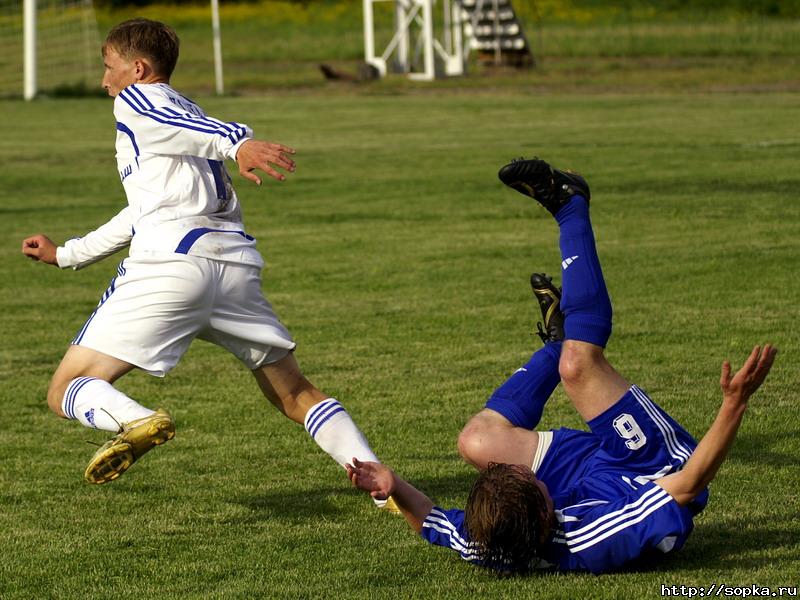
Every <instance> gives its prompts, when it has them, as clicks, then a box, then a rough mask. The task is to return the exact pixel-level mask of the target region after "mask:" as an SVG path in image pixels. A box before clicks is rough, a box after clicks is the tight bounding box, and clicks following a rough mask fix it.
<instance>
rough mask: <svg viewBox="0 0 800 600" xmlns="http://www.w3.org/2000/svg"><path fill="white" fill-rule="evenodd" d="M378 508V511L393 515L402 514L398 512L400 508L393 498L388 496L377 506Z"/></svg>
mask: <svg viewBox="0 0 800 600" xmlns="http://www.w3.org/2000/svg"><path fill="white" fill-rule="evenodd" d="M378 508H379V509H380V510H385V511H386V512H388V513H391V514H393V515H402V514H403V513H402V512H401V511H400V507H399V506H397V502H395V501H394V498H392V497H391V496H389V497H388V498H387V499H386V500H385V501H384V503H383V504H381V505H379V506H378Z"/></svg>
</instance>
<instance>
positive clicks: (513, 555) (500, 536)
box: [465, 463, 549, 573]
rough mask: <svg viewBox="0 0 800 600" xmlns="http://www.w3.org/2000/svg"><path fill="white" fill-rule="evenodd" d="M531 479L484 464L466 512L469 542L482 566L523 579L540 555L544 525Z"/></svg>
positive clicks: (515, 468) (542, 505) (542, 502)
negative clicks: (521, 574)
mask: <svg viewBox="0 0 800 600" xmlns="http://www.w3.org/2000/svg"><path fill="white" fill-rule="evenodd" d="M548 512H549V511H548V508H547V501H546V499H545V497H544V494H543V493H542V490H541V489H540V488H539V486H538V485H537V484H536V477H535V476H534V474H533V473H532V472H531V470H530V469H529V468H526V467H523V466H522V465H508V464H502V463H489V468H487V469H486V470H485V471H483V472H482V473H481V474H480V476H479V477H478V479H477V480H476V481H475V484H474V485H473V486H472V490H471V491H470V493H469V499H468V500H467V506H466V509H465V516H466V525H467V531H468V532H469V537H470V540H471V541H472V542H474V543H476V544H477V545H478V551H479V552H480V556H481V564H482V566H484V567H488V568H490V569H494V570H496V571H502V572H505V573H524V572H527V571H529V570H530V569H531V567H532V566H533V565H532V563H533V561H534V560H535V559H536V558H537V557H538V556H539V555H540V553H541V549H542V546H543V545H544V541H545V534H546V533H547V526H548V520H549V514H548Z"/></svg>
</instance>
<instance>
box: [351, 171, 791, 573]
mask: <svg viewBox="0 0 800 600" xmlns="http://www.w3.org/2000/svg"><path fill="white" fill-rule="evenodd" d="M499 176H500V179H501V181H503V183H505V184H506V185H508V186H510V187H512V188H513V189H516V190H517V191H519V192H521V193H522V194H525V195H527V196H531V197H533V198H534V199H536V200H537V201H538V202H539V203H540V204H542V205H543V206H544V207H545V208H546V209H548V210H549V211H550V212H551V213H552V214H553V216H554V217H555V219H556V221H557V223H558V226H559V228H560V238H559V246H560V249H561V256H562V263H561V265H562V287H563V292H561V291H559V290H558V289H557V288H556V287H555V286H554V285H553V284H552V282H551V280H550V278H549V277H547V276H545V275H544V274H540V273H534V274H533V275H532V276H531V285H532V287H533V292H534V295H535V296H536V298H537V300H538V301H539V304H540V308H541V309H542V315H543V320H544V327H543V328H542V327H541V326H540V328H539V332H540V336H541V337H542V339H543V341H544V342H545V344H544V347H543V348H541V349H540V350H538V351H537V352H536V353H534V355H533V356H532V358H531V359H530V361H529V362H528V363H527V364H526V365H524V366H523V367H522V368H520V369H518V370H517V372H515V373H514V374H513V375H512V376H511V377H510V378H509V380H508V381H506V382H505V383H504V384H503V385H502V386H500V387H499V388H498V389H497V390H496V391H495V392H494V393H493V394H492V396H491V397H490V399H489V400H488V402H487V403H486V406H485V408H484V409H483V410H482V411H481V412H479V413H478V414H477V415H475V416H474V417H473V418H472V419H471V420H470V421H469V422H468V423H467V425H466V426H465V428H464V429H463V431H462V432H461V434H460V436H459V440H458V446H459V451H460V453H461V455H462V456H463V458H464V459H465V460H466V461H467V462H469V463H470V464H472V465H474V466H475V467H476V468H477V469H478V470H479V471H480V475H479V477H478V479H477V481H476V482H475V484H474V485H473V488H472V490H471V492H470V495H469V498H468V500H467V506H466V508H465V510H459V509H451V510H443V509H442V508H439V507H437V506H435V505H434V503H433V502H432V501H431V500H430V499H429V498H428V497H427V496H425V494H423V493H422V492H420V491H419V490H417V489H416V488H414V487H413V486H411V485H410V484H409V483H407V482H406V481H404V480H403V479H401V478H400V477H398V476H397V475H396V474H395V473H394V472H393V471H391V469H389V468H388V467H386V466H384V465H381V464H378V463H372V462H363V461H360V460H357V459H355V458H354V460H353V461H352V464H349V465H348V466H347V470H348V475H349V476H350V479H351V481H352V482H353V484H354V485H355V486H357V487H359V488H361V489H363V490H365V491H369V492H370V493H371V494H372V496H373V497H375V498H386V497H388V496H389V495H391V496H392V497H393V498H394V500H395V502H396V503H397V505H398V506H399V508H400V510H401V511H402V513H403V515H404V516H405V518H406V520H407V521H408V522H409V524H410V525H411V526H412V527H413V528H414V529H415V530H416V531H417V532H418V533H420V534H421V535H422V537H424V538H425V539H426V540H427V541H428V542H430V543H432V544H437V545H441V546H445V547H448V548H451V549H453V550H456V551H457V552H458V553H459V554H460V555H461V557H462V558H464V559H465V560H468V561H471V562H473V563H476V564H479V565H482V566H486V567H489V568H493V569H496V570H499V571H504V572H525V571H529V570H531V569H536V568H543V569H554V570H560V571H590V572H592V573H603V572H607V571H612V570H615V569H619V568H620V567H622V566H623V565H625V564H627V563H629V562H631V561H633V560H636V559H638V558H641V557H644V556H647V555H653V554H655V555H658V554H659V553H668V552H672V551H674V550H678V549H680V548H681V547H682V546H683V544H684V542H685V541H686V539H687V537H688V536H689V534H690V532H691V531H692V527H693V518H694V517H695V516H696V515H697V514H698V513H699V512H700V511H702V510H703V508H704V507H705V505H706V502H707V501H708V490H707V486H708V484H709V483H710V482H711V480H712V479H713V478H714V476H715V475H716V473H717V471H718V469H719V467H720V465H721V464H722V462H723V460H724V459H725V457H726V455H727V453H728V450H729V449H730V447H731V444H732V443H733V440H734V438H735V436H736V432H737V430H738V427H739V424H740V423H741V420H742V417H743V415H744V412H745V409H746V407H747V401H748V399H749V398H750V396H751V395H752V394H753V393H754V392H755V391H756V390H757V389H758V387H759V386H760V385H761V383H762V382H763V381H764V379H765V378H766V376H767V374H768V373H769V370H770V368H771V367H772V364H773V361H774V359H775V356H776V353H777V349H776V348H774V347H772V346H771V345H765V346H763V347H762V346H756V347H755V348H753V350H752V352H751V353H750V356H749V357H748V358H747V360H746V361H745V363H744V365H743V366H742V368H741V369H740V370H739V371H738V372H736V373H735V374H733V375H732V373H731V366H730V363H728V362H727V361H725V362H724V363H723V365H722V375H721V378H720V386H721V388H722V394H723V401H722V406H721V408H720V409H719V412H718V414H717V417H716V419H715V420H714V422H713V424H712V425H711V427H710V428H709V429H708V431H707V432H706V434H705V436H704V437H703V438H702V440H701V441H700V443H699V444H698V443H697V442H695V440H694V439H693V438H692V436H691V435H689V433H687V432H686V430H685V429H683V427H681V426H680V425H679V424H678V423H677V422H676V421H675V420H674V419H672V418H671V417H670V416H669V415H668V414H667V413H666V412H664V411H663V410H662V409H661V408H660V407H659V406H658V405H656V404H655V403H654V402H653V401H652V400H651V399H650V398H649V397H648V396H647V394H646V393H645V392H644V391H643V390H641V389H640V388H639V387H637V386H636V385H632V384H631V383H629V382H628V381H626V380H625V378H624V377H622V376H621V375H620V374H619V373H617V371H616V370H614V368H613V367H612V366H611V364H609V362H608V361H607V360H606V358H605V356H604V348H605V346H606V343H607V341H608V339H609V336H610V335H611V315H612V308H611V302H610V299H609V296H608V292H607V290H606V285H605V282H604V280H603V275H602V271H601V269H600V262H599V260H598V256H597V251H596V248H595V240H594V234H593V232H592V227H591V222H590V220H589V197H590V193H589V186H588V185H587V183H586V181H585V180H584V179H583V178H582V177H581V176H580V175H577V174H576V173H572V172H568V171H560V170H557V169H553V168H552V167H551V166H550V165H549V164H548V163H546V162H545V161H543V160H539V159H533V160H523V159H520V160H517V161H513V162H512V163H510V164H508V165H506V166H505V167H503V168H502V169H501V170H500V173H499ZM559 382H561V383H562V384H563V386H564V389H565V391H566V393H567V395H568V396H569V398H570V399H571V401H572V403H573V405H574V406H575V409H576V410H577V411H578V413H579V414H580V415H581V417H582V418H583V419H584V421H586V423H587V425H588V427H589V431H577V430H572V429H565V428H562V429H558V430H555V431H535V430H534V428H535V427H536V426H537V424H538V423H539V419H540V418H541V415H542V411H543V409H544V405H545V403H546V402H547V400H548V398H549V397H550V395H551V394H552V392H553V391H554V389H555V388H556V386H557V385H558V383H559Z"/></svg>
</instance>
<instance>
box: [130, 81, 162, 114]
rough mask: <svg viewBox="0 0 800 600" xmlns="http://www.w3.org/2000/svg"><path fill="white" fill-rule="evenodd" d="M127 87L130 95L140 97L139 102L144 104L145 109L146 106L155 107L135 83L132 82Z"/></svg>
mask: <svg viewBox="0 0 800 600" xmlns="http://www.w3.org/2000/svg"><path fill="white" fill-rule="evenodd" d="M127 89H128V90H130V92H131V95H133V96H138V97H139V98H140V102H141V103H142V106H144V107H145V108H146V109H147V108H155V106H153V103H152V102H150V100H149V99H148V98H147V96H145V95H144V92H143V91H142V90H140V89H139V88H138V86H137V85H136V84H135V83H133V84H131V85H130V86H128V88H127Z"/></svg>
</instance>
